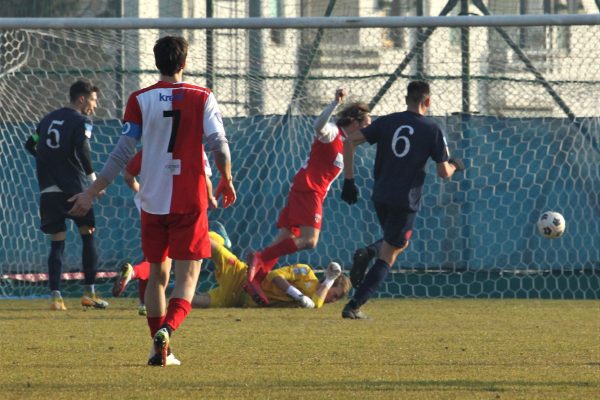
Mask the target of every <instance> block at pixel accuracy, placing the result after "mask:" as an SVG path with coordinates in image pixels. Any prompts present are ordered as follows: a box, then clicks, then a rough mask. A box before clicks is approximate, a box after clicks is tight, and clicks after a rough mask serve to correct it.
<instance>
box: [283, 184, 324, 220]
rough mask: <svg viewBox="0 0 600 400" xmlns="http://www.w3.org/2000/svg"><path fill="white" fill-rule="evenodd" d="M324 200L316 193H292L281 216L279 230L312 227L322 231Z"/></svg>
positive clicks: (293, 191)
mask: <svg viewBox="0 0 600 400" xmlns="http://www.w3.org/2000/svg"><path fill="white" fill-rule="evenodd" d="M323 200H325V197H324V196H322V195H320V194H318V193H316V192H299V191H295V190H292V191H290V194H289V195H288V200H287V204H286V206H285V208H284V209H283V210H281V214H279V220H278V221H277V228H288V229H292V228H294V227H298V226H312V227H314V228H317V229H321V223H322V219H323Z"/></svg>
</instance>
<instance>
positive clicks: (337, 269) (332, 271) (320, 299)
mask: <svg viewBox="0 0 600 400" xmlns="http://www.w3.org/2000/svg"><path fill="white" fill-rule="evenodd" d="M341 273H342V267H341V266H340V264H338V263H336V262H333V261H332V262H330V263H329V265H328V266H327V269H325V279H323V282H321V283H319V287H317V291H316V293H315V295H314V296H313V300H314V301H315V307H316V308H321V306H322V305H323V303H324V302H325V298H326V297H327V293H328V292H329V289H331V287H332V286H333V284H334V282H335V280H336V279H337V277H338V276H340V275H341Z"/></svg>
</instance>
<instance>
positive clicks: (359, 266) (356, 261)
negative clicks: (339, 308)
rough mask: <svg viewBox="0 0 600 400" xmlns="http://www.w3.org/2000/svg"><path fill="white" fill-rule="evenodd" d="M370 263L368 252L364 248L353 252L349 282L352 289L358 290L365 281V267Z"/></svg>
mask: <svg viewBox="0 0 600 400" xmlns="http://www.w3.org/2000/svg"><path fill="white" fill-rule="evenodd" d="M369 262H371V257H370V256H369V252H368V251H367V249H365V248H360V249H358V250H356V251H355V252H354V256H353V257H352V269H351V270H350V282H351V283H352V287H354V289H358V288H359V287H360V285H362V283H363V281H364V280H365V275H366V274H367V267H368V266H369Z"/></svg>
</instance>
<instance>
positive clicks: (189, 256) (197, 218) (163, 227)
mask: <svg viewBox="0 0 600 400" xmlns="http://www.w3.org/2000/svg"><path fill="white" fill-rule="evenodd" d="M142 250H143V251H144V255H145V256H146V259H147V260H148V261H149V262H151V263H158V262H163V261H165V258H166V257H167V256H169V257H170V258H172V259H173V260H200V259H202V258H208V257H210V239H209V238H208V218H207V215H206V211H202V212H196V213H189V214H167V215H155V214H149V213H147V212H145V211H144V210H142Z"/></svg>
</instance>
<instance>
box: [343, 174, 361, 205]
mask: <svg viewBox="0 0 600 400" xmlns="http://www.w3.org/2000/svg"><path fill="white" fill-rule="evenodd" d="M342 200H344V201H345V202H346V203H348V204H350V205H352V204H354V203H356V202H357V201H358V188H357V187H356V185H355V184H354V179H344V185H343V186H342Z"/></svg>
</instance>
